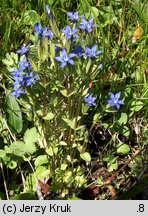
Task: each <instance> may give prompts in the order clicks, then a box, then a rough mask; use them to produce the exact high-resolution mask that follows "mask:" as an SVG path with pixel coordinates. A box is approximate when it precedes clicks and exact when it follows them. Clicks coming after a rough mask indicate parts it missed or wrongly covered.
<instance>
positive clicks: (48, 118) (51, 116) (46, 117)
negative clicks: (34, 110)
mask: <svg viewBox="0 0 148 216" xmlns="http://www.w3.org/2000/svg"><path fill="white" fill-rule="evenodd" d="M53 118H54V114H53V113H52V112H49V113H48V114H47V115H46V116H45V117H44V118H43V119H44V120H52V119H53Z"/></svg>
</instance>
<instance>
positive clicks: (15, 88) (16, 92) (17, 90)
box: [11, 85, 25, 98]
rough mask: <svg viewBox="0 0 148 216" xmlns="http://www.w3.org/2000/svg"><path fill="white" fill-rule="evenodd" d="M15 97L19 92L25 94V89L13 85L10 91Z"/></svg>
mask: <svg viewBox="0 0 148 216" xmlns="http://www.w3.org/2000/svg"><path fill="white" fill-rule="evenodd" d="M11 94H13V95H14V96H15V97H17V98H18V97H20V95H21V94H25V91H24V90H23V89H22V88H21V87H20V86H16V85H15V86H14V91H13V92H12V93H11Z"/></svg>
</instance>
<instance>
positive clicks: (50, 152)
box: [46, 146, 53, 156]
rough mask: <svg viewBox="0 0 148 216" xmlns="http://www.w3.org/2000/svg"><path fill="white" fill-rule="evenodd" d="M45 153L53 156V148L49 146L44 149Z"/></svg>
mask: <svg viewBox="0 0 148 216" xmlns="http://www.w3.org/2000/svg"><path fill="white" fill-rule="evenodd" d="M46 153H47V154H48V155H49V156H53V148H52V147H51V146H50V147H49V148H48V149H46Z"/></svg>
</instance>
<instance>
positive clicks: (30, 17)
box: [23, 10, 40, 25]
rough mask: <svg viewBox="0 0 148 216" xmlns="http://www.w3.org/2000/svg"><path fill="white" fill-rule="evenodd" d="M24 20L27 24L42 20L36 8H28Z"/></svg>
mask: <svg viewBox="0 0 148 216" xmlns="http://www.w3.org/2000/svg"><path fill="white" fill-rule="evenodd" d="M23 22H24V23H26V24H27V25H32V24H33V25H34V24H36V23H39V22H40V17H39V15H38V14H37V12H36V11H35V10H28V11H26V12H25V14H24V18H23Z"/></svg>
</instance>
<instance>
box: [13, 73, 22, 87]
mask: <svg viewBox="0 0 148 216" xmlns="http://www.w3.org/2000/svg"><path fill="white" fill-rule="evenodd" d="M13 79H14V83H13V85H14V86H17V85H19V86H21V87H22V86H23V85H24V83H25V77H24V76H23V74H21V75H19V76H14V77H13Z"/></svg>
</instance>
